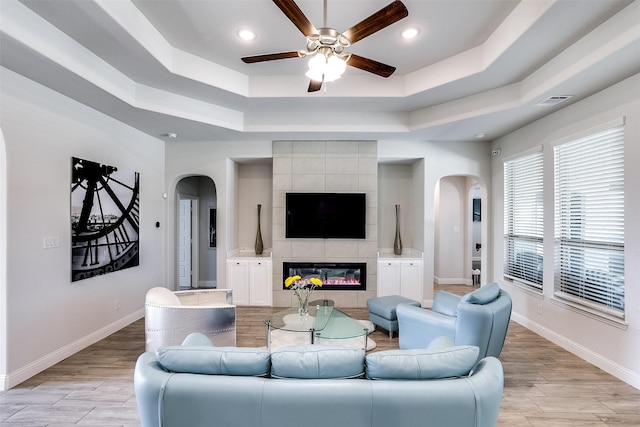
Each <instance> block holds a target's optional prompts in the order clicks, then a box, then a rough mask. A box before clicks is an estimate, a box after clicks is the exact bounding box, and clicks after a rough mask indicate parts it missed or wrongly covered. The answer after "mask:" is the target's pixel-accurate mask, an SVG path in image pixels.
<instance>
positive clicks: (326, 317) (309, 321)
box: [264, 299, 369, 350]
mask: <svg viewBox="0 0 640 427" xmlns="http://www.w3.org/2000/svg"><path fill="white" fill-rule="evenodd" d="M264 323H265V326H266V329H267V348H268V349H269V350H270V349H271V331H272V330H274V329H278V330H282V331H288V332H297V333H301V334H302V333H306V334H308V335H309V343H310V344H321V343H322V342H323V340H331V343H333V344H335V343H336V341H337V342H339V340H344V339H348V338H358V337H362V348H363V349H366V348H367V335H368V334H369V329H367V328H366V327H365V326H364V325H362V324H361V323H360V322H358V321H357V320H356V319H353V318H351V317H349V316H348V315H346V314H345V313H343V312H342V311H340V310H338V309H337V308H335V307H334V303H333V301H332V300H326V299H325V300H315V301H311V302H309V314H308V315H307V316H301V315H299V314H298V308H297V307H295V308H293V307H292V308H288V309H286V310H282V311H279V312H277V313H274V314H272V315H271V317H270V318H269V319H268V320H266V321H265V322H264Z"/></svg>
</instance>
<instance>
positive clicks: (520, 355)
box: [0, 286, 640, 427]
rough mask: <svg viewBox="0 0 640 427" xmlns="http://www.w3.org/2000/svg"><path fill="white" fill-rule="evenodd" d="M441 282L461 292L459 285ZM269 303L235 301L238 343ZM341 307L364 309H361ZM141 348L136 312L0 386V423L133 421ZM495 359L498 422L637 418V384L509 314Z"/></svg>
mask: <svg viewBox="0 0 640 427" xmlns="http://www.w3.org/2000/svg"><path fill="white" fill-rule="evenodd" d="M446 288H447V290H450V291H453V292H456V293H459V294H461V293H466V292H469V287H466V286H447V287H446ZM272 310H274V309H271V308H256V307H238V311H237V338H238V339H237V341H238V345H239V346H243V347H248V346H262V345H264V324H263V320H264V319H265V317H266V316H267V315H268V314H269V313H270V312H271V311H272ZM344 311H345V312H347V313H348V314H350V315H351V316H353V317H355V318H359V319H366V318H367V317H368V314H367V311H366V309H345V310H344ZM371 337H372V338H373V339H374V340H375V341H376V343H377V345H378V346H377V348H376V349H375V350H374V351H380V350H387V349H394V348H397V346H398V338H397V337H394V338H393V339H389V337H388V335H387V333H386V331H375V332H373V334H372V335H371ZM143 351H144V320H140V321H137V322H135V323H133V324H132V325H130V326H128V327H126V328H124V329H122V330H121V331H119V332H117V333H115V334H113V335H111V336H109V337H107V338H106V339H104V340H102V341H100V342H98V343H96V344H94V345H92V346H90V347H89V348H87V349H85V350H83V351H81V352H79V353H77V354H76V355H74V356H72V357H70V358H68V359H66V360H64V361H63V362H61V363H59V364H57V365H55V366H53V367H51V368H50V369H47V370H46V371H44V372H42V373H41V374H39V375H36V376H35V377H33V378H31V379H29V380H27V381H25V382H24V383H22V384H20V385H18V386H16V387H14V388H13V389H11V390H9V391H6V392H0V426H23V427H40V426H56V427H63V426H80V425H93V426H109V427H116V426H126V427H133V426H139V425H140V424H139V420H138V414H137V409H136V406H135V405H136V404H135V395H134V392H133V367H134V364H135V360H136V358H137V357H138V355H140V353H142V352H143ZM500 359H501V360H502V363H503V366H504V370H505V391H504V399H503V402H502V407H501V411H500V418H499V422H498V425H499V426H545V427H553V426H580V427H586V426H589V427H590V426H640V391H639V390H636V389H634V388H633V387H631V386H629V385H627V384H625V383H623V382H621V381H619V380H617V379H615V378H614V377H612V376H610V375H608V374H606V373H604V372H603V371H601V370H600V369H598V368H595V367H594V366H592V365H590V364H588V363H586V362H584V361H582V360H581V359H579V358H577V357H576V356H574V355H572V354H570V353H568V352H566V351H564V350H562V349H561V348H560V347H558V346H556V345H554V344H552V343H550V342H549V341H547V340H545V339H543V338H541V337H540V336H538V335H536V334H534V333H532V332H530V331H529V330H527V329H525V328H523V327H522V326H520V325H518V324H516V323H514V322H511V325H510V326H509V332H508V336H507V341H506V343H505V346H504V350H503V352H502V354H501V356H500ZM185 427H188V426H185ZM443 427H446V426H443Z"/></svg>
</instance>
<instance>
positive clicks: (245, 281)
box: [227, 257, 273, 306]
mask: <svg viewBox="0 0 640 427" xmlns="http://www.w3.org/2000/svg"><path fill="white" fill-rule="evenodd" d="M227 288H229V289H233V303H234V304H235V305H266V306H271V304H272V295H273V289H272V288H273V262H272V261H271V258H260V257H257V258H248V257H237V258H228V259H227Z"/></svg>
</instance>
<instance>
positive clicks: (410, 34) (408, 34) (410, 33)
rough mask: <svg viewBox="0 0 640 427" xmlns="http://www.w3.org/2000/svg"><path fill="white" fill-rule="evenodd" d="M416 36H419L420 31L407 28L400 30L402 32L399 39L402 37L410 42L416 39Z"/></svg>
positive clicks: (414, 28)
mask: <svg viewBox="0 0 640 427" xmlns="http://www.w3.org/2000/svg"><path fill="white" fill-rule="evenodd" d="M418 34H420V30H419V29H418V28H416V27H409V28H405V29H404V30H402V32H401V33H400V37H402V38H403V39H405V40H411V39H415V38H416V37H418Z"/></svg>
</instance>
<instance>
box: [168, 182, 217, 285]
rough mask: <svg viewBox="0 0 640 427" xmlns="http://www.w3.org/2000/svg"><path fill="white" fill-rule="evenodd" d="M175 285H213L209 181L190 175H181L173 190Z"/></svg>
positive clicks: (213, 207)
mask: <svg viewBox="0 0 640 427" xmlns="http://www.w3.org/2000/svg"><path fill="white" fill-rule="evenodd" d="M175 193H176V195H175V198H174V200H175V205H176V206H175V212H176V224H175V226H176V234H175V235H176V252H175V253H176V260H175V264H176V269H175V271H176V274H175V276H176V277H175V286H174V287H175V288H176V289H190V288H215V287H217V271H218V268H217V261H216V259H217V242H216V230H217V225H216V218H217V215H216V212H217V192H216V186H215V183H214V182H213V180H212V179H211V178H209V177H207V176H201V175H194V176H188V177H184V178H182V179H181V180H180V181H179V182H178V183H177V185H176V189H175Z"/></svg>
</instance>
